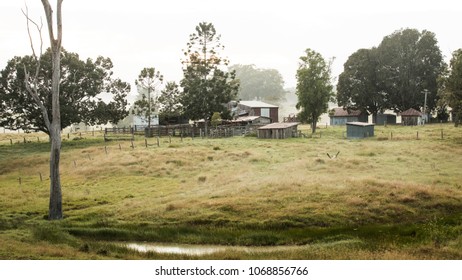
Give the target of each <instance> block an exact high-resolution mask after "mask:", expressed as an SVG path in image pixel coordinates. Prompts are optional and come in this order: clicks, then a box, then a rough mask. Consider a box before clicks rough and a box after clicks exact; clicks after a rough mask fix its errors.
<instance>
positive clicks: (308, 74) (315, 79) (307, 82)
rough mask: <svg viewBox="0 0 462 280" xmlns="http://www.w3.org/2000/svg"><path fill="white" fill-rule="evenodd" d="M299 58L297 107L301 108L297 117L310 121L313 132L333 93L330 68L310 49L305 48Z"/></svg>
mask: <svg viewBox="0 0 462 280" xmlns="http://www.w3.org/2000/svg"><path fill="white" fill-rule="evenodd" d="M300 60H301V61H300V63H299V67H298V70H297V88H296V94H297V96H298V102H297V109H301V111H300V113H299V119H300V120H301V121H302V122H307V123H310V124H311V131H312V132H313V133H314V132H316V124H317V122H318V119H319V117H320V116H321V114H323V113H326V112H327V109H328V103H329V100H330V99H331V98H332V97H333V94H334V93H333V86H332V84H331V75H330V74H331V68H330V63H328V62H326V60H325V59H324V58H323V57H322V55H321V54H319V53H318V52H316V51H314V50H311V49H307V50H306V51H305V56H302V57H300Z"/></svg>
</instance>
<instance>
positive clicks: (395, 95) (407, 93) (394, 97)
mask: <svg viewBox="0 0 462 280" xmlns="http://www.w3.org/2000/svg"><path fill="white" fill-rule="evenodd" d="M377 51H378V53H377V60H378V64H377V70H376V71H377V72H376V75H377V78H378V80H379V87H380V90H381V91H383V92H384V93H385V94H386V96H387V101H388V102H389V107H390V109H392V110H394V111H396V112H402V111H405V110H407V109H409V108H414V109H417V110H419V109H420V108H423V107H424V102H425V93H427V108H428V110H429V111H432V110H433V109H435V108H436V104H437V99H438V98H437V91H438V82H437V80H438V77H439V76H440V74H441V73H442V71H443V69H444V62H443V56H442V54H441V50H440V49H439V47H438V42H437V40H436V36H435V34H434V33H432V32H430V31H427V30H424V31H422V32H419V31H418V30H416V29H404V30H398V31H396V32H394V33H393V34H391V35H389V36H386V37H385V38H383V40H382V42H381V43H380V45H379V46H378V48H377Z"/></svg>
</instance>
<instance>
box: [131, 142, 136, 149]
mask: <svg viewBox="0 0 462 280" xmlns="http://www.w3.org/2000/svg"><path fill="white" fill-rule="evenodd" d="M131 142H132V149H134V148H135V145H133V140H132V141H131Z"/></svg>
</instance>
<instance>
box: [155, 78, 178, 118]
mask: <svg viewBox="0 0 462 280" xmlns="http://www.w3.org/2000/svg"><path fill="white" fill-rule="evenodd" d="M180 98H181V92H180V89H179V87H178V85H177V83H175V82H167V84H166V85H165V88H164V89H163V90H162V91H161V93H160V96H159V99H158V100H157V101H158V102H159V107H160V111H159V119H160V120H162V121H163V122H165V123H170V122H178V121H179V119H180V117H181V116H182V115H183V107H182V106H181V103H180V101H181V100H180Z"/></svg>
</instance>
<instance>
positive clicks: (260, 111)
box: [228, 101, 279, 123]
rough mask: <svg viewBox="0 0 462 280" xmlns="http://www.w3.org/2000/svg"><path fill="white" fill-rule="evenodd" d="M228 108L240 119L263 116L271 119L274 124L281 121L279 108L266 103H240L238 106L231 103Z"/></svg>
mask: <svg viewBox="0 0 462 280" xmlns="http://www.w3.org/2000/svg"><path fill="white" fill-rule="evenodd" d="M236 105H237V106H236ZM228 108H229V109H230V110H231V111H232V112H234V114H235V115H236V116H238V117H243V116H262V117H267V118H270V119H271V122H272V123H275V122H278V121H279V107H278V106H275V105H271V104H268V103H265V102H261V101H239V102H238V103H237V104H235V103H233V102H230V103H229V104H228Z"/></svg>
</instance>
